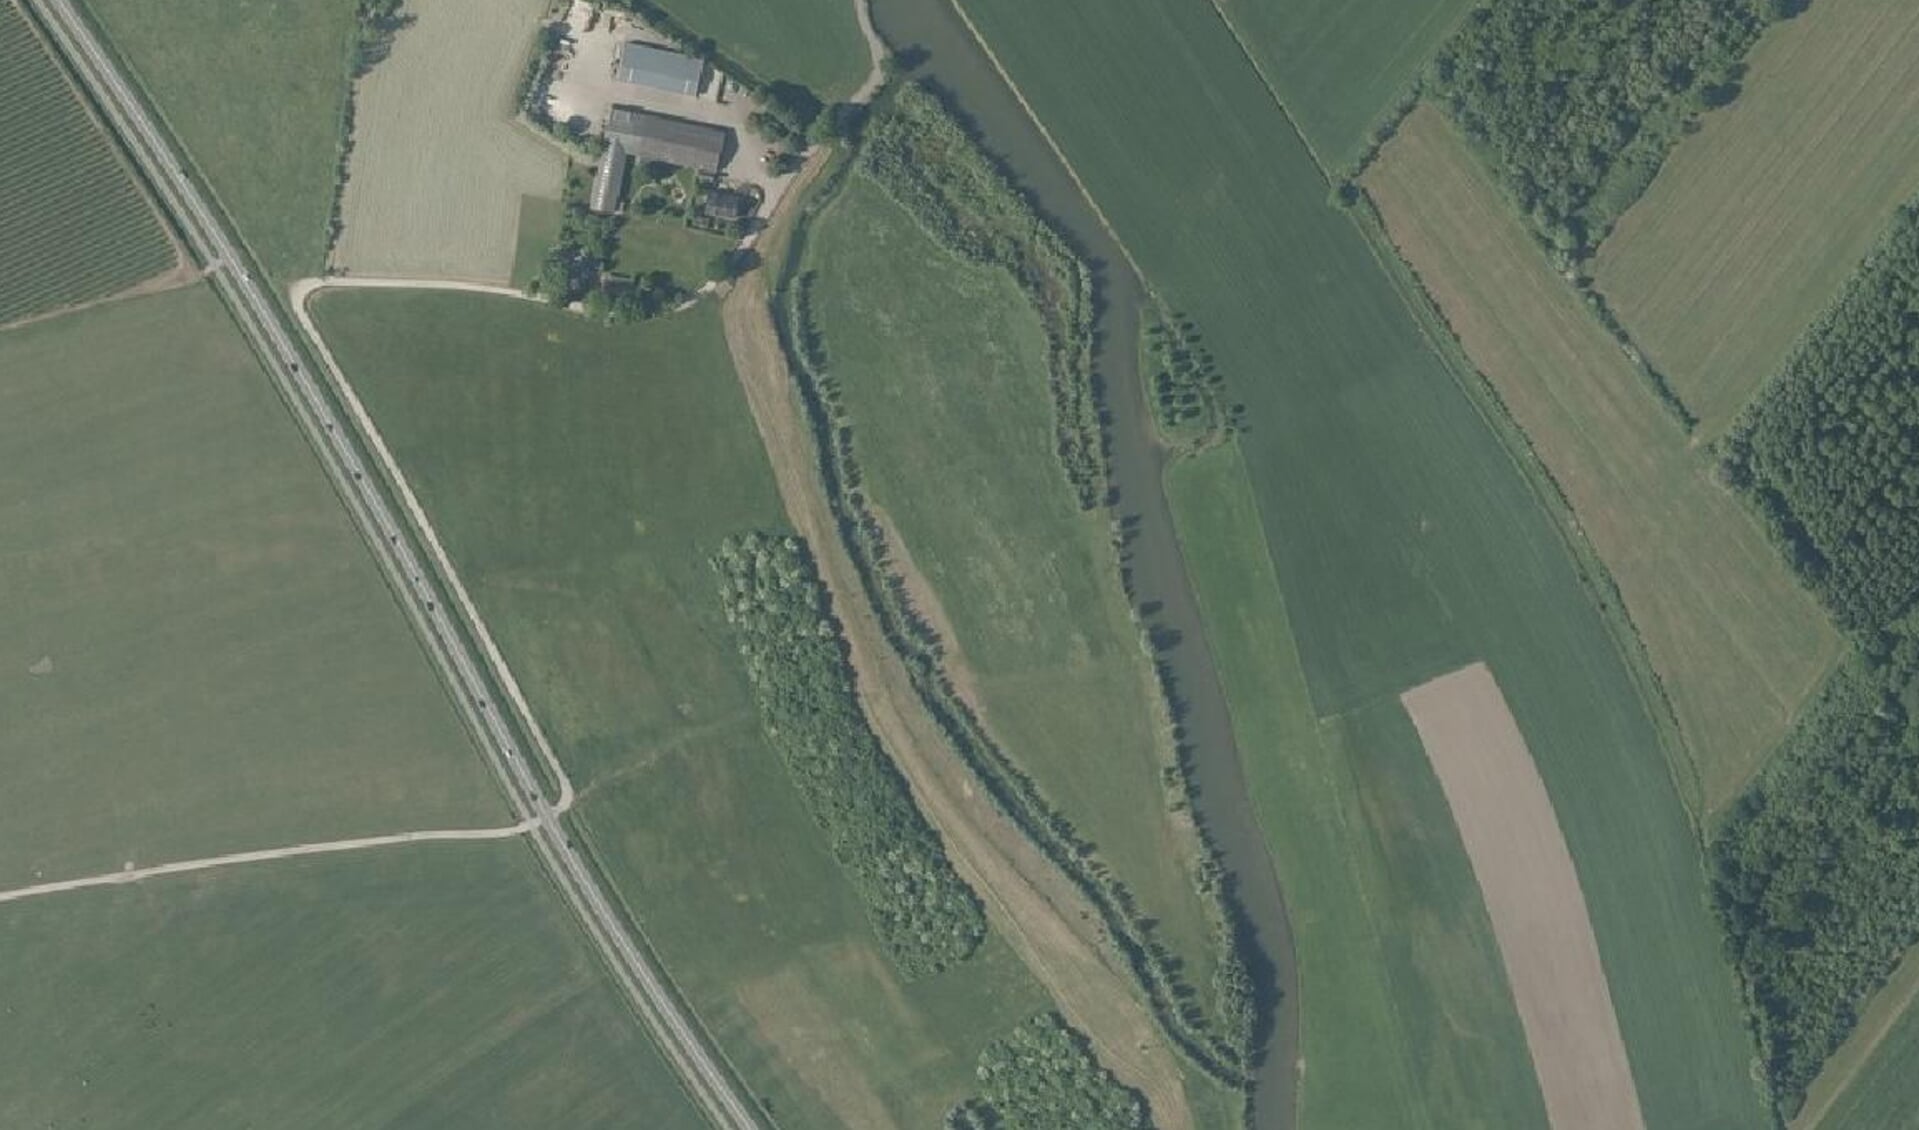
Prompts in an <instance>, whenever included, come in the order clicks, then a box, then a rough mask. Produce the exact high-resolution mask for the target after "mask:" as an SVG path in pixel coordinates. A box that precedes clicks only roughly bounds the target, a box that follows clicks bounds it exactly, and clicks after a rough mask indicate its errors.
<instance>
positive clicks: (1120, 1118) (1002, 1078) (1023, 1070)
mask: <svg viewBox="0 0 1919 1130" xmlns="http://www.w3.org/2000/svg"><path fill="white" fill-rule="evenodd" d="M979 1080H980V1084H981V1089H982V1090H983V1091H984V1092H985V1094H984V1096H983V1097H981V1098H976V1099H968V1100H967V1101H966V1102H963V1103H961V1104H960V1105H959V1106H957V1107H955V1108H953V1111H952V1113H950V1114H948V1115H947V1116H946V1126H947V1130H1060V1128H1061V1127H1068V1126H1070V1127H1075V1128H1079V1130H1147V1128H1148V1127H1150V1126H1152V1120H1151V1119H1149V1118H1148V1117H1147V1114H1146V1103H1145V1101H1144V1100H1142V1099H1141V1098H1140V1097H1139V1095H1138V1094H1137V1093H1136V1092H1134V1091H1132V1090H1130V1089H1128V1088H1127V1087H1125V1086H1123V1085H1122V1084H1121V1083H1120V1082H1119V1080H1117V1079H1115V1078H1113V1073H1112V1072H1110V1071H1108V1070H1106V1068H1104V1067H1102V1066H1100V1062H1099V1060H1098V1059H1096V1058H1094V1056H1093V1049H1092V1046H1091V1045H1090V1044H1088V1043H1087V1041H1086V1037H1085V1036H1083V1035H1081V1034H1080V1033H1079V1032H1078V1031H1076V1030H1075V1029H1073V1028H1072V1027H1071V1026H1070V1025H1068V1024H1067V1023H1066V1022H1065V1021H1064V1020H1062V1019H1060V1017H1059V1014H1058V1013H1052V1012H1047V1013H1042V1014H1040V1015H1039V1016H1035V1017H1033V1018H1032V1019H1031V1020H1028V1021H1026V1022H1025V1023H1024V1024H1021V1025H1020V1026H1019V1027H1018V1028H1015V1029H1014V1030H1013V1032H1012V1034H1010V1035H1007V1036H1003V1037H1001V1038H1000V1039H997V1040H994V1041H993V1043H992V1044H991V1045H989V1046H988V1047H987V1049H986V1051H985V1052H983V1053H981V1055H980V1058H979Z"/></svg>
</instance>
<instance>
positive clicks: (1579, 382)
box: [1365, 106, 1840, 822]
mask: <svg viewBox="0 0 1919 1130" xmlns="http://www.w3.org/2000/svg"><path fill="white" fill-rule="evenodd" d="M1365 183H1366V188H1367V191H1369V192H1370V193H1372V195H1373V199H1374V200H1375V201H1376V202H1377V204H1378V206H1379V209H1380V212H1381V214H1382V216H1383V218H1384V219H1385V222H1386V226H1387V228H1388V230H1389V232H1390V234H1391V236H1392V238H1393V242H1394V243H1396V244H1397V245H1398V247H1399V249H1400V252H1401V253H1402V254H1403V255H1405V256H1406V258H1407V261H1408V262H1409V263H1410V264H1411V265H1412V267H1413V269H1414V270H1415V271H1416V272H1418V274H1419V277H1420V279H1421V280H1422V281H1423V282H1424V284H1425V286H1426V288H1427V290H1428V291H1429V292H1430V293H1431V294H1432V296H1433V298H1434V300H1435V301H1436V302H1437V303H1438V305H1439V308H1440V312H1441V313H1442V314H1443V315H1444V316H1445V318H1446V322H1447V324H1448V325H1449V326H1450V327H1451V329H1452V332H1453V333H1455V334H1457V335H1458V337H1459V340H1460V343H1461V344H1462V345H1463V346H1464V347H1465V349H1466V352H1467V354H1468V355H1469V356H1470V357H1471V359H1472V362H1473V364H1474V365H1475V366H1477V367H1478V369H1479V370H1480V371H1481V372H1483V373H1484V374H1485V375H1486V377H1487V379H1488V380H1489V381H1491V382H1492V385H1493V387H1494V388H1495V389H1496V390H1497V391H1498V394H1499V397H1500V400H1501V401H1502V402H1503V403H1504V404H1505V406H1506V409H1507V410H1508V411H1509V412H1511V413H1512V416H1513V419H1514V420H1515V421H1516V422H1517V423H1518V424H1519V425H1520V426H1521V427H1522V428H1524V429H1525V431H1526V434H1527V436H1528V437H1530V439H1531V442H1532V446H1533V448H1534V450H1535V451H1537V452H1538V454H1539V456H1540V458H1541V459H1542V460H1543V461H1544V462H1545V465H1546V468H1547V469H1548V470H1549V471H1550V472H1551V473H1552V476H1553V479H1554V481H1556V482H1557V483H1558V485H1559V488H1560V490H1561V491H1563V492H1564V494H1565V496H1566V498H1567V501H1569V502H1570V503H1571V504H1572V508H1573V512H1574V514H1575V516H1576V517H1577V519H1578V521H1579V524H1580V528H1581V529H1582V530H1583V531H1584V533H1585V535H1586V536H1587V537H1588V538H1590V539H1591V541H1592V545H1593V548H1594V549H1596V550H1597V551H1598V553H1599V556H1600V558H1601V560H1603V561H1604V562H1605V563H1606V566H1607V568H1608V570H1609V571H1610V572H1611V574H1612V577H1613V580H1614V581H1615V582H1616V583H1617V584H1618V586H1619V590H1620V594H1621V596H1622V597H1623V598H1624V601H1625V605H1626V611H1627V612H1628V614H1629V615H1630V616H1631V618H1632V622H1633V624H1634V626H1635V628H1636V629H1637V631H1638V633H1639V637H1640V638H1641V639H1642V640H1643V641H1644V642H1645V646H1646V652H1647V655H1648V657H1649V658H1650V659H1651V661H1652V665H1653V668H1654V670H1656V671H1657V672H1658V673H1659V677H1660V681H1661V683H1662V684H1663V685H1664V687H1665V690H1666V693H1667V695H1668V696H1669V697H1670V699H1671V701H1672V705H1673V711H1674V713H1675V714H1676V715H1677V717H1678V721H1679V728H1680V731H1681V732H1682V733H1683V734H1684V735H1685V738H1686V743H1687V745H1688V746H1689V747H1690V749H1691V752H1692V757H1691V759H1690V762H1688V763H1686V764H1685V765H1684V766H1682V768H1683V769H1684V770H1685V776H1687V777H1688V778H1690V779H1691V780H1692V781H1693V782H1694V785H1695V787H1696V788H1697V790H1698V792H1697V795H1696V797H1695V798H1694V803H1695V805H1696V806H1697V807H1698V808H1699V809H1700V815H1701V819H1702V822H1703V821H1704V820H1705V819H1708V818H1710V816H1711V815H1712V814H1713V813H1716V812H1718V811H1720V810H1721V809H1723V808H1724V807H1725V805H1726V804H1728V803H1730V802H1731V801H1732V800H1734V799H1735V798H1736V797H1738V796H1739V794H1740V793H1741V792H1742V791H1743V790H1744V788H1745V785H1746V782H1747V781H1749V780H1750V779H1751V778H1752V775H1753V774H1754V773H1755V772H1757V770H1758V769H1759V767H1760V766H1761V765H1763V764H1764V762H1765V758H1766V756H1767V755H1768V754H1770V753H1771V752H1772V749H1773V747H1774V746H1776V745H1777V744H1778V742H1779V740H1780V739H1781V738H1783V737H1784V736H1785V734H1786V730H1787V728H1788V727H1789V726H1790V725H1791V722H1792V719H1793V717H1794V715H1795V714H1796V712H1797V710H1798V708H1799V705H1800V704H1801V703H1802V702H1804V701H1805V699H1806V696H1807V695H1809V694H1810V693H1811V692H1812V691H1813V689H1814V688H1815V687H1817V685H1818V684H1819V682H1820V681H1821V680H1822V679H1824V678H1825V675H1826V673H1827V671H1829V670H1830V669H1831V667H1832V664H1833V663H1834V662H1835V661H1836V660H1837V659H1838V656H1839V651H1840V639H1839V634H1838V632H1836V631H1835V630H1834V629H1833V627H1832V625H1831V624H1830V623H1829V622H1828V621H1827V619H1826V616H1825V613H1824V611H1823V610H1821V609H1820V607H1819V606H1818V604H1817V603H1816V602H1815V601H1814V600H1813V598H1812V596H1811V594H1810V593H1808V592H1806V591H1805V590H1804V589H1803V588H1801V587H1800V586H1799V584H1798V582H1797V581H1796V580H1795V579H1794V577H1793V575H1792V572H1791V570H1790V569H1788V568H1787V566H1786V564H1785V562H1784V561H1783V560H1781V559H1780V556H1779V553H1778V550H1777V549H1776V548H1774V546H1773V544H1772V542H1771V541H1770V540H1769V539H1768V538H1767V537H1766V535H1765V533H1764V532H1763V531H1762V530H1761V529H1760V528H1759V525H1758V523H1757V522H1756V521H1755V520H1754V518H1753V517H1752V516H1751V514H1750V513H1749V512H1748V511H1747V509H1746V508H1745V506H1744V505H1743V504H1742V503H1741V502H1740V501H1739V500H1738V499H1736V498H1735V497H1733V495H1732V493H1731V492H1730V491H1728V490H1726V489H1725V488H1723V487H1721V486H1720V485H1719V484H1718V483H1717V482H1716V481H1714V478H1713V467H1712V463H1711V460H1710V457H1709V456H1708V455H1707V454H1706V453H1705V452H1703V451H1701V450H1700V449H1698V448H1696V447H1694V446H1692V445H1690V444H1689V443H1688V442H1687V440H1686V437H1685V435H1684V434H1683V433H1682V432H1681V431H1680V429H1679V427H1678V425H1677V424H1676V423H1675V421H1674V420H1673V419H1672V417H1671V415H1670V414H1668V412H1667V411H1666V410H1665V409H1664V408H1663V407H1661V406H1660V404H1659V403H1658V401H1657V400H1656V399H1655V398H1654V396H1653V394H1652V392H1651V391H1650V389H1649V388H1648V387H1647V382H1646V380H1645V378H1644V377H1643V376H1642V375H1641V374H1640V373H1639V372H1638V370H1637V369H1635V368H1634V366H1633V365H1632V363H1631V362H1630V361H1629V360H1628V359H1627V357H1626V355H1625V353H1624V352H1622V351H1621V350H1620V348H1619V345H1618V343H1617V342H1615V341H1614V340H1613V338H1612V335H1611V334H1609V333H1608V332H1607V331H1606V330H1605V328H1604V327H1602V326H1601V325H1600V324H1599V321H1598V319H1596V318H1594V317H1593V315H1592V312H1591V311H1590V310H1588V309H1587V308H1586V306H1585V304H1584V303H1583V302H1581V301H1580V299H1579V296H1578V294H1577V293H1576V292H1575V291H1574V290H1573V288H1572V287H1570V286H1567V285H1565V284H1564V281H1563V280H1561V279H1559V278H1557V277H1556V276H1555V275H1554V273H1553V271H1552V269H1551V267H1550V266H1548V265H1547V262H1546V260H1545V257H1544V256H1542V255H1540V254H1539V248H1538V245H1537V244H1536V243H1535V242H1534V240H1533V237H1532V235H1531V233H1530V232H1529V231H1527V230H1526V228H1524V227H1523V226H1522V225H1521V224H1520V222H1519V220H1518V219H1517V217H1515V216H1514V215H1513V214H1512V209H1511V207H1510V206H1509V205H1508V204H1507V203H1506V201H1505V200H1504V198H1503V197H1501V195H1500V194H1499V192H1498V190H1497V189H1495V188H1494V187H1493V186H1492V184H1490V183H1489V182H1488V181H1487V180H1486V178H1485V175H1484V173H1483V171H1482V166H1481V164H1480V162H1479V160H1478V159H1477V158H1476V157H1475V156H1474V154H1473V153H1472V151H1471V150H1470V149H1468V148H1467V146H1466V143H1465V141H1464V139H1463V138H1461V137H1460V135H1459V134H1458V132H1457V131H1456V130H1454V129H1453V127H1452V125H1451V124H1450V123H1449V122H1448V121H1447V120H1446V118H1445V116H1444V115H1442V114H1441V113H1440V112H1439V111H1438V110H1436V109H1433V108H1431V107H1428V106H1422V107H1420V108H1419V109H1418V110H1415V111H1414V112H1413V114H1412V115H1411V116H1410V117H1408V118H1407V120H1406V122H1405V124H1404V126H1403V127H1402V128H1401V129H1400V131H1399V135H1398V136H1397V137H1395V138H1394V139H1393V141H1392V142H1391V143H1390V144H1388V145H1387V146H1386V148H1385V150H1384V151H1383V152H1382V153H1381V154H1380V158H1379V160H1378V161H1377V162H1375V163H1374V165H1373V166H1372V169H1371V170H1370V171H1369V172H1368V173H1367V176H1366V182H1365Z"/></svg>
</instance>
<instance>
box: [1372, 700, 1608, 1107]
mask: <svg viewBox="0 0 1919 1130" xmlns="http://www.w3.org/2000/svg"><path fill="white" fill-rule="evenodd" d="M1399 701H1400V703H1401V705H1403V706H1404V707H1405V708H1406V713H1407V714H1408V715H1410V716H1411V717H1412V720H1413V725H1414V727H1415V728H1417V729H1418V730H1419V740H1420V741H1421V742H1422V743H1423V744H1424V745H1425V747H1426V758H1427V760H1428V761H1430V762H1431V763H1432V767H1433V773H1434V775H1435V776H1437V777H1438V778H1439V785H1440V788H1441V790H1442V791H1443V792H1444V793H1445V794H1446V804H1447V806H1448V807H1450V808H1451V809H1452V812H1453V821H1454V822H1455V823H1456V824H1458V826H1459V838H1460V840H1461V841H1463V842H1464V844H1465V846H1466V856H1467V858H1468V859H1470V860H1471V861H1472V865H1473V876H1474V877H1475V878H1476V879H1478V880H1479V891H1480V894H1481V895H1482V896H1483V897H1484V898H1485V900H1486V913H1487V915H1488V916H1489V917H1490V918H1491V919H1492V923H1493V936H1494V938H1496V939H1497V940H1498V942H1499V955H1500V959H1501V961H1502V962H1503V963H1504V964H1505V966H1506V979H1507V981H1508V982H1509V983H1510V984H1511V986H1512V993H1513V1003H1514V1005H1515V1006H1516V1007H1517V1009H1518V1011H1519V1021H1520V1024H1521V1026H1522V1027H1524V1028H1525V1030H1526V1045H1527V1047H1528V1048H1529V1049H1530V1050H1531V1052H1532V1059H1533V1070H1534V1072H1535V1073H1536V1074H1537V1075H1538V1077H1539V1091H1540V1094H1541V1095H1542V1096H1543V1097H1544V1098H1545V1100H1546V1115H1547V1117H1548V1119H1550V1120H1551V1122H1552V1125H1553V1130H1644V1127H1645V1120H1644V1119H1643V1118H1642V1117H1641V1115H1640V1112H1639V1094H1638V1091H1637V1090H1636V1089H1635V1087H1634V1085H1633V1078H1632V1068H1631V1066H1630V1065H1629V1064H1628V1063H1627V1061H1626V1045H1625V1042H1624V1041H1623V1040H1621V1038H1620V1035H1619V1021H1618V1019H1617V1018H1616V1017H1615V1016H1614V1015H1613V1006H1612V993H1611V991H1610V990H1609V989H1608V987H1607V985H1606V970H1605V967H1604V966H1603V965H1602V964H1601V963H1600V960H1599V946H1598V943H1596V942H1595V941H1594V940H1593V929H1592V920H1591V919H1590V918H1588V917H1587V914H1586V900H1585V897H1584V896H1583V895H1582V894H1581V893H1580V890H1579V874H1578V872H1577V871H1575V870H1574V868H1573V861H1572V855H1571V854H1570V853H1569V852H1567V850H1566V841H1565V838H1564V837H1563V836H1561V835H1560V832H1559V819H1558V817H1557V816H1555V815H1554V814H1553V805H1552V798H1551V797H1549V796H1548V795H1547V794H1546V785H1545V782H1543V781H1541V780H1540V778H1539V770H1538V769H1537V768H1536V767H1535V766H1534V765H1533V759H1532V754H1531V753H1530V752H1529V751H1528V750H1527V748H1526V739H1525V737H1524V736H1522V735H1521V734H1520V732H1519V726H1518V724H1517V723H1516V722H1514V721H1513V716H1512V713H1511V712H1510V711H1509V710H1508V709H1507V707H1506V699H1505V696H1504V695H1502V694H1501V693H1500V691H1499V684H1498V683H1497V682H1495V681H1494V680H1493V673H1492V670H1491V669H1490V668H1488V667H1487V666H1486V665H1485V664H1484V663H1475V664H1473V665H1471V666H1470V667H1462V668H1460V669H1459V670H1457V671H1454V672H1452V673H1451V674H1448V675H1441V676H1440V677H1439V678H1437V679H1434V680H1432V681H1431V682H1427V683H1422V684H1420V685H1419V686H1417V687H1414V688H1413V689H1412V690H1409V691H1407V692H1406V693H1405V694H1402V695H1400V696H1399Z"/></svg>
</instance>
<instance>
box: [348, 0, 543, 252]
mask: <svg viewBox="0 0 1919 1130" xmlns="http://www.w3.org/2000/svg"><path fill="white" fill-rule="evenodd" d="M546 9H547V4H546V0H479V2H476V0H407V5H406V11H407V14H408V15H410V16H411V17H413V20H414V22H413V24H412V25H411V26H410V27H407V28H405V29H404V30H402V31H401V32H400V33H399V35H398V36H397V37H396V38H395V39H394V42H393V51H392V54H391V55H389V56H388V57H387V58H385V59H383V60H382V61H381V62H380V63H379V64H377V65H376V66H375V67H374V68H373V71H372V73H371V74H369V75H367V76H366V77H365V78H363V79H361V80H360V88H359V92H358V94H357V96H356V98H355V100H354V130H353V159H352V164H351V165H350V166H349V169H348V172H349V174H350V175H349V176H348V177H347V184H346V197H345V199H344V200H343V201H342V203H341V217H342V219H344V220H345V222H346V229H345V230H344V231H343V232H341V234H340V243H339V246H338V247H336V248H335V249H334V259H335V261H336V262H337V263H338V264H339V265H340V266H341V267H343V268H345V269H346V270H348V271H350V272H352V273H353V274H356V275H387V276H397V277H401V278H452V279H466V280H468V281H471V282H483V283H497V284H505V283H507V282H509V281H511V279H512V276H513V267H514V253H515V249H516V243H517V239H518V234H519V229H520V201H521V198H522V197H525V196H558V195H559V193H560V186H561V181H562V179H563V178H564V176H565V172H566V162H567V159H566V156H565V154H563V153H562V152H561V151H560V150H559V148H558V147H557V146H555V145H553V144H551V143H550V142H548V141H546V140H544V139H542V138H541V137H539V136H538V135H537V134H535V133H534V132H533V131H532V130H531V129H529V128H527V127H525V126H523V125H521V124H520V123H519V122H518V121H517V120H516V118H515V114H516V113H517V111H518V107H517V106H516V105H515V100H514V96H515V94H516V91H517V86H518V83H519V81H520V75H521V73H522V71H523V69H524V67H525V62H526V59H527V56H528V54H529V53H530V52H531V51H532V50H533V41H534V38H535V36H536V35H537V34H538V32H539V28H540V17H541V15H542V14H543V13H544V12H545V11H546Z"/></svg>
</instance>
